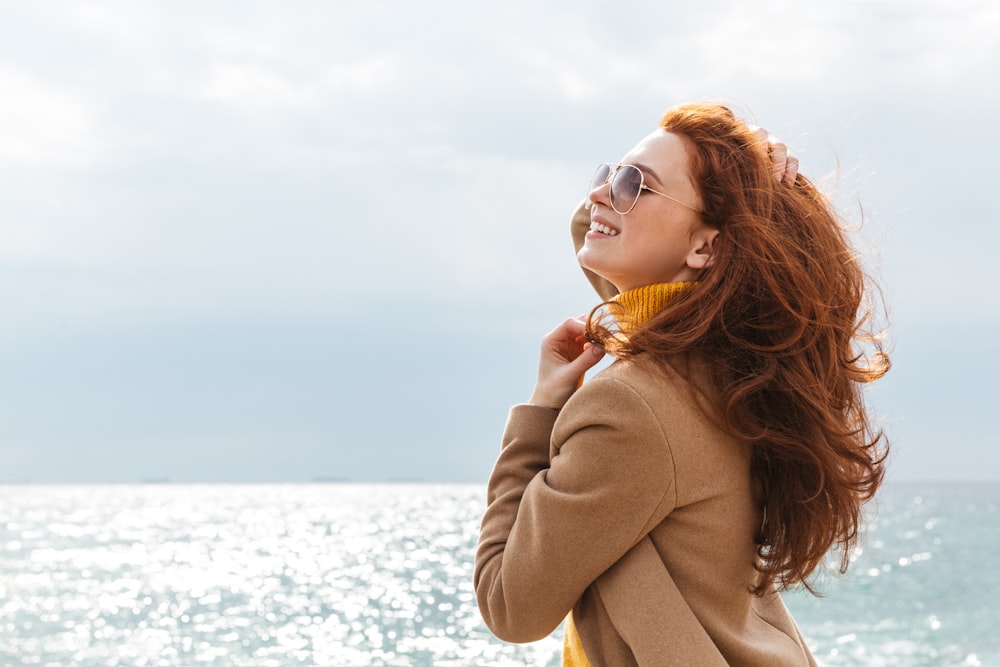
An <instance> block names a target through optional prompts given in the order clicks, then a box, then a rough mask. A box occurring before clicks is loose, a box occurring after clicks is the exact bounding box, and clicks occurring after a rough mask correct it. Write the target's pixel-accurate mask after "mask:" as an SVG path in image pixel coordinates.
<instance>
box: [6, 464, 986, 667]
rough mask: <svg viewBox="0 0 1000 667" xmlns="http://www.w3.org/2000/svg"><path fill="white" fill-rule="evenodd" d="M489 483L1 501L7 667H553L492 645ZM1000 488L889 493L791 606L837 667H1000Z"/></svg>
mask: <svg viewBox="0 0 1000 667" xmlns="http://www.w3.org/2000/svg"><path fill="white" fill-rule="evenodd" d="M484 498H485V488H484V487H483V486H481V485H426V484H422V485H406V484H381V485H356V484H322V485H290V484H289V485H173V484H170V485H131V486H130V485H105V486H6V487H2V488H0V545H2V547H0V664H3V665H10V666H15V665H16V666H20V665H79V666H81V667H90V666H93V667H107V666H111V665H121V666H123V667H124V666H137V665H164V666H168V665H170V666H172V665H213V666H218V667H231V666H237V665H244V666H251V665H252V666H260V667H264V666H269V667H270V666H273V667H286V666H288V665H323V666H328V667H334V666H335V667H364V666H367V665H396V666H422V665H428V666H430V665H444V666H448V665H450V666H454V667H471V666H473V665H484V666H485V665H493V666H499V665H509V666H511V667H514V666H524V665H532V666H535V665H537V666H557V665H559V658H560V655H561V653H560V651H561V646H562V644H561V632H559V631H557V632H555V633H554V634H553V635H552V636H550V637H549V638H546V639H544V640H542V641H539V642H535V643H533V644H526V645H514V644H506V643H503V642H500V641H499V640H497V639H495V638H493V637H492V636H491V635H490V633H489V631H488V630H487V628H486V627H485V626H484V625H483V623H482V620H481V618H480V617H479V613H478V610H477V609H476V604H475V599H474V594H473V589H472V567H473V555H474V551H475V541H476V536H477V534H478V527H479V519H480V517H481V515H482V510H483V506H484V502H485V500H484ZM998 520H1000V485H996V484H979V485H964V486H960V485H943V484H902V485H898V486H894V487H891V488H889V489H888V490H887V492H886V493H885V494H884V495H883V497H882V499H881V501H880V502H879V506H878V512H877V515H876V516H873V517H872V521H871V522H870V524H869V527H868V529H867V531H866V534H865V536H864V540H863V544H862V548H861V550H860V551H859V552H858V553H857V554H855V560H854V563H853V565H852V566H851V569H850V570H849V571H848V573H847V574H846V575H844V576H840V575H837V576H824V577H821V578H820V579H819V580H818V588H819V589H820V591H821V592H822V593H823V594H824V597H823V598H813V597H811V596H810V595H809V594H808V593H806V592H804V591H793V592H791V593H787V594H786V595H785V601H786V603H787V605H788V606H789V608H790V609H791V610H792V612H793V614H794V615H795V617H796V620H797V622H798V623H799V626H800V628H801V629H802V632H803V634H804V635H805V637H806V639H807V641H808V643H809V645H810V647H811V648H812V650H813V651H814V653H815V655H816V657H817V659H818V660H819V662H820V663H821V664H822V665H827V666H831V667H832V666H834V665H844V666H848V665H852V666H853V665H866V666H881V665H884V666H886V667H890V666H892V667H895V666H900V665H906V666H908V667H922V666H927V667H930V666H935V667H939V666H954V667H959V666H975V667H986V666H994V667H996V666H1000V642H997V640H996V634H995V627H996V620H997V615H996V609H997V607H996V592H997V590H1000V574H998V572H997V569H996V568H994V567H992V565H991V563H992V560H993V556H994V555H995V554H996V553H997V551H998V549H1000V534H998V532H997V531H996V530H995V527H996V526H997V525H998Z"/></svg>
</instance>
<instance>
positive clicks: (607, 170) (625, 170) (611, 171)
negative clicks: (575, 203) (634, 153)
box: [590, 162, 701, 215]
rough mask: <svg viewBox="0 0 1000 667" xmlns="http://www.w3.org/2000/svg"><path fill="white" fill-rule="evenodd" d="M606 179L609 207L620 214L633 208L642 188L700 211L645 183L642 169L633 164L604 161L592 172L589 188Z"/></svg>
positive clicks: (599, 185) (600, 184)
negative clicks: (609, 200) (608, 188)
mask: <svg viewBox="0 0 1000 667" xmlns="http://www.w3.org/2000/svg"><path fill="white" fill-rule="evenodd" d="M608 181H611V196H610V199H611V208H613V209H615V211H616V212H618V213H620V214H622V215H625V214H626V213H628V212H629V211H631V210H632V209H633V208H635V203H636V202H637V201H639V195H641V194H642V191H643V190H649V191H650V192H652V193H653V194H656V195H660V196H661V197H666V198H667V199H670V200H671V201H675V202H677V203H678V204H680V205H681V206H686V207H687V208H689V209H691V210H692V211H694V212H695V213H701V211H699V210H698V209H696V208H695V207H694V206H691V205H690V204H685V203H684V202H682V201H681V200H680V199H677V198H675V197H671V196H670V195H668V194H667V193H665V192H660V191H659V190H654V189H653V188H651V187H649V186H648V185H646V179H645V177H644V176H643V174H642V171H641V170H640V169H639V167H636V166H635V165H633V164H608V163H606V162H605V163H603V164H601V165H599V166H598V167H597V171H596V172H594V180H593V181H591V183H590V189H591V190H596V189H597V188H599V187H601V186H603V185H604V184H605V183H607V182H608Z"/></svg>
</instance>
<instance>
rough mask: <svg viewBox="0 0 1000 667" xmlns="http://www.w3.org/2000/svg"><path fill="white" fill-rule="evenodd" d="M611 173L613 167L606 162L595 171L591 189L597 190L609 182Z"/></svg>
mask: <svg viewBox="0 0 1000 667" xmlns="http://www.w3.org/2000/svg"><path fill="white" fill-rule="evenodd" d="M610 173H611V167H609V166H608V165H606V164H602V165H600V166H599V167H598V168H597V171H595V172H594V179H593V180H592V181H591V182H590V189H591V190H596V189H597V188H599V187H601V186H602V185H604V184H605V183H607V182H608V174H610Z"/></svg>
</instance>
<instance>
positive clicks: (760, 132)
mask: <svg viewBox="0 0 1000 667" xmlns="http://www.w3.org/2000/svg"><path fill="white" fill-rule="evenodd" d="M754 134H755V135H756V136H757V141H758V143H759V145H760V146H761V148H762V149H763V150H764V151H765V152H766V153H767V155H768V157H770V158H771V164H772V165H773V170H772V172H771V173H773V174H774V178H775V179H777V180H778V181H779V182H781V183H787V184H788V185H791V184H792V183H794V182H795V176H796V174H798V173H799V159H798V158H797V157H795V156H794V155H791V154H790V153H789V152H788V146H786V145H785V144H783V143H782V142H780V141H778V140H777V139H776V138H775V137H773V136H771V135H770V134H768V132H767V130H765V129H764V128H762V127H758V128H756V129H755V130H754Z"/></svg>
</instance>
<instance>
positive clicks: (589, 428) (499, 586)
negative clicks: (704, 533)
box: [475, 376, 675, 642]
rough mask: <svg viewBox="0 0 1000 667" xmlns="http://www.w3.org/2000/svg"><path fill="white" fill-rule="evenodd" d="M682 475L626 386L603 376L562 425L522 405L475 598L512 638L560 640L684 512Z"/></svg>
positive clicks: (488, 525) (491, 493)
mask: <svg viewBox="0 0 1000 667" xmlns="http://www.w3.org/2000/svg"><path fill="white" fill-rule="evenodd" d="M550 440H551V443H550ZM550 444H551V450H550ZM550 451H551V452H552V456H551V459H550V458H549V453H550ZM673 479H674V478H673V461H672V458H671V455H670V449H669V444H668V441H667V438H666V435H665V434H664V432H663V429H662V428H661V425H660V423H659V421H658V420H657V419H656V417H655V415H654V413H653V411H652V410H651V409H650V407H649V405H648V404H647V402H646V401H645V399H644V398H643V397H642V396H641V395H640V394H639V393H638V392H636V391H635V390H634V389H633V388H632V387H630V386H629V385H628V384H626V383H624V382H622V381H621V380H618V379H603V378H602V377H601V376H598V377H596V378H594V379H593V380H591V381H590V382H588V383H587V384H585V385H584V386H583V387H582V388H581V389H580V390H578V391H577V392H576V394H574V396H573V397H572V398H571V399H570V400H569V402H567V404H566V406H565V407H564V408H563V409H562V412H561V413H560V414H559V416H558V419H556V416H555V412H554V411H552V410H548V409H546V408H539V407H535V406H526V405H524V406H516V407H514V408H513V409H512V410H511V414H510V418H509V420H508V422H507V428H506V430H505V432H504V437H503V446H502V450H501V453H500V457H499V459H498V461H497V464H496V466H495V468H494V471H493V475H492V476H491V478H490V483H489V488H488V506H487V509H486V513H485V515H484V517H483V523H482V528H481V531H480V538H479V547H478V550H477V553H476V568H475V587H476V597H477V600H478V603H479V609H480V612H481V613H482V615H483V619H484V620H485V621H486V624H487V625H488V626H489V628H490V629H491V630H492V631H493V633H494V634H495V635H496V636H497V637H499V638H500V639H504V640H506V641H513V642H527V641H535V640H538V639H541V638H543V637H545V636H546V635H548V634H549V633H551V632H552V631H553V630H554V629H555V628H556V627H557V626H558V625H559V623H560V622H561V621H562V620H563V618H564V617H565V616H566V614H567V613H568V612H569V611H570V609H571V608H572V607H573V605H574V604H575V603H576V601H577V600H578V599H579V598H580V596H581V595H582V594H583V592H584V590H585V589H586V588H587V586H589V585H590V583H591V582H593V581H594V579H596V578H597V577H598V576H599V575H600V574H601V573H602V572H604V571H605V570H606V569H608V568H609V567H610V566H611V565H612V564H614V563H615V562H616V561H617V560H618V559H619V558H621V557H622V556H623V555H624V554H625V553H626V552H627V551H628V550H629V549H630V548H632V547H633V546H634V545H635V544H636V543H638V542H639V540H640V539H641V538H642V537H643V536H644V535H646V534H647V533H648V532H649V531H650V530H652V528H653V527H655V526H656V525H657V524H658V523H659V522H660V521H662V520H663V518H664V517H665V516H666V515H667V514H668V513H669V512H670V511H671V510H672V509H673V507H674V503H675V495H674V486H673Z"/></svg>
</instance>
